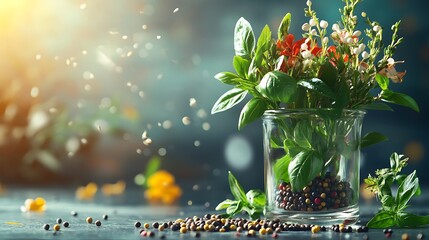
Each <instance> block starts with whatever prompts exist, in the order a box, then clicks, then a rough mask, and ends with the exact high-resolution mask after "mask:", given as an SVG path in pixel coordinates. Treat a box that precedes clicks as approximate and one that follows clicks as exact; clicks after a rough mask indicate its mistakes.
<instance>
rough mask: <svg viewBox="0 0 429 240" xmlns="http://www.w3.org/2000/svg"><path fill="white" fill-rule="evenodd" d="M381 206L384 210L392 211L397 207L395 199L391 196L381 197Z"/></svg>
mask: <svg viewBox="0 0 429 240" xmlns="http://www.w3.org/2000/svg"><path fill="white" fill-rule="evenodd" d="M381 204H382V207H383V209H384V210H386V211H392V210H394V209H395V206H396V203H395V198H394V197H392V196H389V195H383V196H382V197H381Z"/></svg>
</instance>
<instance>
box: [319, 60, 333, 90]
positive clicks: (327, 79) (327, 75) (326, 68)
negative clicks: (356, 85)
mask: <svg viewBox="0 0 429 240" xmlns="http://www.w3.org/2000/svg"><path fill="white" fill-rule="evenodd" d="M319 79H321V80H322V81H323V82H324V83H326V85H328V86H329V88H330V89H337V85H338V81H337V79H338V70H337V69H336V68H335V67H334V66H333V65H332V64H331V63H330V62H329V61H327V62H326V63H325V64H323V65H322V66H321V67H320V70H319Z"/></svg>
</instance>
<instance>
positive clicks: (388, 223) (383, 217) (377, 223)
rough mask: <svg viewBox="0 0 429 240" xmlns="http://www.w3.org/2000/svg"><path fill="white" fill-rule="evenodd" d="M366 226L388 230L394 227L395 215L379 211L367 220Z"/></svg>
mask: <svg viewBox="0 0 429 240" xmlns="http://www.w3.org/2000/svg"><path fill="white" fill-rule="evenodd" d="M366 225H367V226H368V227H369V228H388V227H392V226H395V214H394V213H392V212H387V211H384V210H381V211H379V212H378V213H377V214H376V215H375V216H374V217H373V218H372V219H371V220H369V222H368V223H367V224H366Z"/></svg>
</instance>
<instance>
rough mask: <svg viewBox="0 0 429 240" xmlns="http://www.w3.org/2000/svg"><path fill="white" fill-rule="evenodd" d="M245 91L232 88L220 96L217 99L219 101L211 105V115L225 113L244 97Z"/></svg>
mask: <svg viewBox="0 0 429 240" xmlns="http://www.w3.org/2000/svg"><path fill="white" fill-rule="evenodd" d="M246 95H247V91H245V90H242V89H239V88H233V89H231V90H229V91H227V92H226V93H224V94H223V95H222V96H220V97H219V99H218V100H217V101H216V102H215V104H214V105H213V108H212V111H211V113H212V114H215V113H218V112H223V111H226V110H228V109H230V108H232V107H234V106H235V105H237V104H238V103H240V102H241V101H243V99H244V98H245V97H246Z"/></svg>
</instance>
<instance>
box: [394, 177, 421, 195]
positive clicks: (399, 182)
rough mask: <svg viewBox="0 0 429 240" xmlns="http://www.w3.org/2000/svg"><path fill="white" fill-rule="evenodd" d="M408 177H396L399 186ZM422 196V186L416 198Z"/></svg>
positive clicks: (418, 189)
mask: <svg viewBox="0 0 429 240" xmlns="http://www.w3.org/2000/svg"><path fill="white" fill-rule="evenodd" d="M406 177H407V176H406V175H402V174H401V175H397V176H396V181H397V182H398V185H401V184H402V182H403V181H404V180H405V178H406ZM421 194H422V190H421V188H420V185H419V188H417V191H416V193H415V194H414V196H420V195H421Z"/></svg>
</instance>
